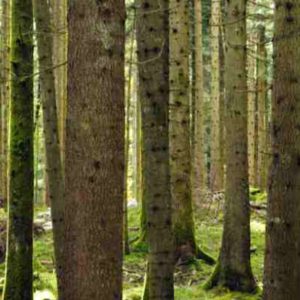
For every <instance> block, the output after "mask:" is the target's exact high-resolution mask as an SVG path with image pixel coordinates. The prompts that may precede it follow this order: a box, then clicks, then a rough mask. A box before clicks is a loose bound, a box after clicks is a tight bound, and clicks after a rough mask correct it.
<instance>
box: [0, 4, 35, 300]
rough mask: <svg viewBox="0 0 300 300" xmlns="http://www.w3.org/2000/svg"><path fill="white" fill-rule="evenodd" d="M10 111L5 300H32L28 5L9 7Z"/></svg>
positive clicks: (31, 97)
mask: <svg viewBox="0 0 300 300" xmlns="http://www.w3.org/2000/svg"><path fill="white" fill-rule="evenodd" d="M11 4H12V7H11V12H12V13H11V18H12V20H11V26H12V28H11V29H12V30H11V34H12V36H11V71H12V74H13V76H12V82H11V109H10V140H9V149H10V152H9V164H10V165H9V194H8V195H9V199H8V202H9V209H8V211H9V212H8V214H9V216H8V218H9V220H8V249H7V258H6V279H5V287H4V299H5V300H11V299H14V300H32V277H33V276H32V223H33V79H32V73H33V42H32V24H33V20H32V4H31V1H30V0H13V1H12V2H11Z"/></svg>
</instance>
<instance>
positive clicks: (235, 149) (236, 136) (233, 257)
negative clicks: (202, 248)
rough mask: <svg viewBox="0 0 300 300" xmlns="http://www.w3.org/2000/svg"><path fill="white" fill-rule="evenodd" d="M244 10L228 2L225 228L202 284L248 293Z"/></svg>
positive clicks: (250, 277)
mask: <svg viewBox="0 0 300 300" xmlns="http://www.w3.org/2000/svg"><path fill="white" fill-rule="evenodd" d="M245 15H246V4H245V2H244V1H240V0H232V1H230V2H226V15H225V24H226V27H225V42H226V45H225V91H226V94H225V97H226V98H225V99H226V114H225V124H226V150H225V157H226V162H227V172H226V190H225V215H224V230H223V238H222V247H221V252H220V256H219V262H218V265H217V266H216V269H215V271H214V273H213V275H212V277H211V279H210V281H209V282H208V283H207V286H206V287H213V286H215V285H223V286H226V287H227V288H229V289H231V290H239V291H247V292H251V291H253V290H254V289H255V287H256V285H255V281H254V278H253V275H252V271H251V265H250V212H249V188H248V162H247V79H246V20H245V17H244V16H245Z"/></svg>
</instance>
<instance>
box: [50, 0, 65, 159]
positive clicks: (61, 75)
mask: <svg viewBox="0 0 300 300" xmlns="http://www.w3.org/2000/svg"><path fill="white" fill-rule="evenodd" d="M50 1H51V2H52V3H51V6H52V28H53V64H54V76H55V94H56V105H57V110H58V128H59V140H60V149H61V157H62V161H64V151H65V127H66V126H65V123H66V108H67V103H66V101H67V64H66V62H67V49H68V47H67V0H50Z"/></svg>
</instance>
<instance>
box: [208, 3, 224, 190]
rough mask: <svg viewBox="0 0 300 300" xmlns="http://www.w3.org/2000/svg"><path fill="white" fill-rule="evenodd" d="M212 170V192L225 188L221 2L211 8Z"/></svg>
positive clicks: (213, 4)
mask: <svg viewBox="0 0 300 300" xmlns="http://www.w3.org/2000/svg"><path fill="white" fill-rule="evenodd" d="M211 11H212V14H211V110H212V113H211V168H210V188H211V190H212V192H218V191H222V190H223V188H224V168H223V162H222V158H221V112H222V111H221V97H220V49H219V47H220V41H219V39H220V26H221V25H220V24H221V1H219V0H216V1H212V6H211Z"/></svg>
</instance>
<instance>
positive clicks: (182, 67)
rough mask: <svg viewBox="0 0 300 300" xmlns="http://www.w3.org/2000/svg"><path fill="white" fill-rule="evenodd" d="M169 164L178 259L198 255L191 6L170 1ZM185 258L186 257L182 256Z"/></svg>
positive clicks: (184, 2)
mask: <svg viewBox="0 0 300 300" xmlns="http://www.w3.org/2000/svg"><path fill="white" fill-rule="evenodd" d="M170 11H172V13H171V14H170V164H171V194H172V201H173V206H174V210H173V211H174V212H173V220H174V224H173V225H174V235H175V247H176V255H177V256H178V257H180V256H181V252H182V251H181V250H182V249H186V248H188V250H187V252H191V253H193V254H195V253H196V242H195V234H194V231H195V229H194V219H193V209H192V199H191V152H190V150H191V149H190V109H189V104H190V103H189V50H188V47H187V45H189V14H188V12H189V6H188V1H187V0H185V1H180V2H178V1H176V0H170ZM182 255H184V254H182Z"/></svg>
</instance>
